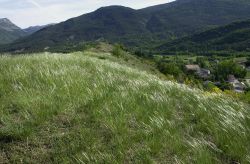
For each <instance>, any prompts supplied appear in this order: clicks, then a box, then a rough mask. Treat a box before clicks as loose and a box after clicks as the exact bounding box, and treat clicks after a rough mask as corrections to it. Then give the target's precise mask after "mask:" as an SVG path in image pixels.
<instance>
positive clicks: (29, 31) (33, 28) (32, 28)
mask: <svg viewBox="0 0 250 164" xmlns="http://www.w3.org/2000/svg"><path fill="white" fill-rule="evenodd" d="M52 25H54V24H48V25H43V26H30V27H28V28H25V29H23V31H25V32H26V33H27V34H28V35H31V34H33V33H35V32H37V31H39V30H41V29H43V28H45V27H48V26H52Z"/></svg>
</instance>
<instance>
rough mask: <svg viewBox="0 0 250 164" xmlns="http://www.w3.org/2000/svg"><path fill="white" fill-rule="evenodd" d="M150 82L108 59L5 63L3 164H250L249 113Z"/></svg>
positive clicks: (218, 99)
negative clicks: (238, 163)
mask: <svg viewBox="0 0 250 164" xmlns="http://www.w3.org/2000/svg"><path fill="white" fill-rule="evenodd" d="M149 72H150V71H141V70H140V69H138V68H137V67H136V66H135V65H134V64H127V61H121V59H117V58H116V57H113V56H112V55H110V54H104V53H92V52H85V53H72V54H34V55H30V56H24V55H22V56H16V57H13V56H2V57H0V149H1V150H0V161H2V162H3V163H237V162H240V163H249V162H250V142H249V140H250V111H249V109H250V108H249V106H247V105H245V104H243V103H241V102H236V101H235V100H233V99H231V98H227V97H225V96H224V95H220V94H212V93H207V92H202V91H200V90H196V89H190V88H188V87H187V86H184V85H179V84H176V83H174V82H170V81H163V80H160V79H159V78H158V77H157V76H154V75H152V74H151V73H149ZM0 163H1V162H0Z"/></svg>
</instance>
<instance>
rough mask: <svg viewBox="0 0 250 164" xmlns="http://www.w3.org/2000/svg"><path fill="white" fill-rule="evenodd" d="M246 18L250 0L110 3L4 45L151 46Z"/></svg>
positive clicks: (40, 47) (10, 48)
mask: <svg viewBox="0 0 250 164" xmlns="http://www.w3.org/2000/svg"><path fill="white" fill-rule="evenodd" d="M248 18H250V1H247V0H238V1H235V0H177V1H174V2H172V3H167V4H163V5H158V6H153V7H149V8H144V9H140V10H134V9H131V8H126V7H122V6H110V7H103V8H100V9H98V10H96V11H94V12H92V13H89V14H84V15H82V16H79V17H77V18H72V19H70V20H67V21H65V22H62V23H60V24H57V25H55V26H52V27H48V28H46V29H42V30H40V31H38V32H37V33H35V34H33V35H31V36H29V37H27V38H25V39H21V40H19V41H17V42H15V43H14V44H12V45H10V46H8V47H5V50H6V51H13V50H20V49H25V50H36V51H39V50H43V49H44V48H48V47H54V46H58V45H62V46H63V45H65V44H68V43H71V44H72V43H79V42H88V41H96V40H107V41H110V42H112V43H113V42H119V43H123V44H125V45H126V46H130V47H133V48H135V47H141V48H150V47H153V46H154V45H155V44H160V43H162V42H166V41H169V40H173V39H176V38H181V37H183V36H187V35H190V34H194V33H196V32H200V31H204V30H206V29H211V28H214V27H217V26H220V25H226V24H229V23H231V22H233V21H239V20H245V19H248Z"/></svg>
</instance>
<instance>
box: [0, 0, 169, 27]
mask: <svg viewBox="0 0 250 164" xmlns="http://www.w3.org/2000/svg"><path fill="white" fill-rule="evenodd" d="M170 1H173V0H154V1H153V0H15V1H14V2H13V0H0V17H7V18H9V19H10V20H11V21H13V22H14V23H16V24H17V25H19V26H20V27H23V28H24V27H28V26H32V25H44V24H48V23H58V22H61V21H65V20H67V19H69V18H72V17H76V16H79V15H82V14H84V13H87V12H91V11H94V10H96V9H97V8H99V7H102V6H109V5H123V6H128V7H132V8H135V9H139V8H143V7H147V6H152V5H156V4H162V3H167V2H170Z"/></svg>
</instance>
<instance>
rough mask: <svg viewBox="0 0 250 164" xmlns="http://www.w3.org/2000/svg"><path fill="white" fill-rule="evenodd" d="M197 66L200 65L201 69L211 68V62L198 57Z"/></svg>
mask: <svg viewBox="0 0 250 164" xmlns="http://www.w3.org/2000/svg"><path fill="white" fill-rule="evenodd" d="M196 64H198V65H199V66H200V67H201V68H209V61H208V59H207V58H206V57H197V58H196Z"/></svg>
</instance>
